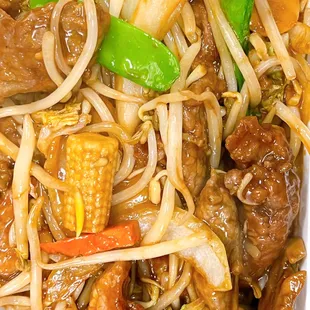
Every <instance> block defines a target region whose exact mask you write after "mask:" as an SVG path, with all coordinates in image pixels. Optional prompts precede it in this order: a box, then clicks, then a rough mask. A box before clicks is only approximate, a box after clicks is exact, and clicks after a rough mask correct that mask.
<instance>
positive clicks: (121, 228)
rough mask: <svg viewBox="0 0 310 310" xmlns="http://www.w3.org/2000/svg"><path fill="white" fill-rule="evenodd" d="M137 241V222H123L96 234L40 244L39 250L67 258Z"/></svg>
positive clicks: (121, 246) (128, 244)
mask: <svg viewBox="0 0 310 310" xmlns="http://www.w3.org/2000/svg"><path fill="white" fill-rule="evenodd" d="M139 240H140V228H139V224H138V222H137V221H125V222H123V223H120V224H118V225H116V226H111V227H109V228H107V229H105V230H103V231H101V232H99V233H96V234H87V235H83V236H80V237H78V238H67V239H63V240H59V241H57V242H50V243H41V249H42V250H43V251H45V252H47V253H50V254H55V253H60V254H64V255H66V256H69V257H72V256H78V255H83V256H85V255H90V254H94V253H98V252H103V251H108V250H112V249H116V248H124V247H130V246H134V245H135V244H136V243H137V242H139Z"/></svg>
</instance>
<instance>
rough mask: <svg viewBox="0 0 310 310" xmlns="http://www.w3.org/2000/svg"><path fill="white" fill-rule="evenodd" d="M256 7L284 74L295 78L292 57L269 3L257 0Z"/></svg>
mask: <svg viewBox="0 0 310 310" xmlns="http://www.w3.org/2000/svg"><path fill="white" fill-rule="evenodd" d="M255 7H256V9H257V12H258V15H259V17H260V19H261V21H262V24H263V26H264V28H265V30H266V33H267V35H268V37H269V39H270V42H271V44H272V46H273V48H274V50H275V53H276V55H277V57H278V59H279V61H280V63H281V66H282V68H283V71H284V74H285V76H286V78H287V79H288V80H294V79H295V78H296V73H295V70H294V66H293V64H292V61H291V59H290V56H289V53H288V51H287V49H286V47H285V44H284V42H283V40H282V37H281V34H280V32H279V29H278V26H277V24H276V22H275V20H274V18H273V15H272V12H271V9H270V6H269V3H268V1H267V0H255Z"/></svg>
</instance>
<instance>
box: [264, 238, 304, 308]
mask: <svg viewBox="0 0 310 310" xmlns="http://www.w3.org/2000/svg"><path fill="white" fill-rule="evenodd" d="M301 244H302V246H301ZM290 249H291V250H293V252H294V253H293V256H294V257H293V261H292V256H291V254H292V253H289V252H290ZM305 255H306V251H305V247H304V244H303V242H302V240H301V239H299V238H296V239H293V240H290V242H289V244H288V247H287V248H286V249H285V250H284V251H283V253H282V255H281V256H280V257H279V258H278V259H277V260H276V261H275V263H274V264H273V265H272V267H271V270H270V272H269V274H268V281H267V283H266V286H265V288H264V290H263V296H262V298H261V299H260V301H259V307H258V309H259V310H284V309H285V310H293V309H295V307H294V304H295V301H296V298H297V296H298V295H299V293H300V292H301V290H302V288H303V287H304V285H305V281H306V271H296V270H297V268H296V266H293V265H291V264H295V263H298V262H299V261H300V260H301V259H303V258H304V257H305ZM296 257H298V258H297V259H296Z"/></svg>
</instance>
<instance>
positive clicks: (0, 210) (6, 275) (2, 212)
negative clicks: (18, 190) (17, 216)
mask: <svg viewBox="0 0 310 310" xmlns="http://www.w3.org/2000/svg"><path fill="white" fill-rule="evenodd" d="M13 219H14V214H13V204H12V195H11V192H7V193H6V194H5V196H4V197H3V198H2V199H1V202H0V279H2V280H9V279H11V278H12V277H13V276H14V275H15V274H16V273H17V272H18V268H19V267H21V261H20V259H19V257H18V255H17V252H16V250H15V249H13V248H10V246H9V230H10V227H11V225H12V222H13Z"/></svg>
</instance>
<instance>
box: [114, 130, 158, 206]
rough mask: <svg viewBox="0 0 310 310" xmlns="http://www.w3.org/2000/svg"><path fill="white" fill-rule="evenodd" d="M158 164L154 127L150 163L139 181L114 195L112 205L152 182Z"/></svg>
mask: <svg viewBox="0 0 310 310" xmlns="http://www.w3.org/2000/svg"><path fill="white" fill-rule="evenodd" d="M156 165H157V142H156V136H155V131H154V129H153V127H151V128H150V130H149V133H148V163H147V166H146V169H145V170H144V172H143V174H142V176H141V178H140V179H139V181H138V182H137V183H135V184H134V185H132V186H131V187H128V188H126V189H124V190H123V191H121V192H119V193H117V194H114V195H113V196H112V206H113V205H117V204H119V203H122V202H124V201H126V200H128V199H129V198H131V197H133V196H135V195H136V194H138V193H140V192H141V191H142V190H143V189H144V188H145V187H146V186H147V185H148V184H149V182H150V180H151V178H152V177H153V174H154V173H155V169H156Z"/></svg>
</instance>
